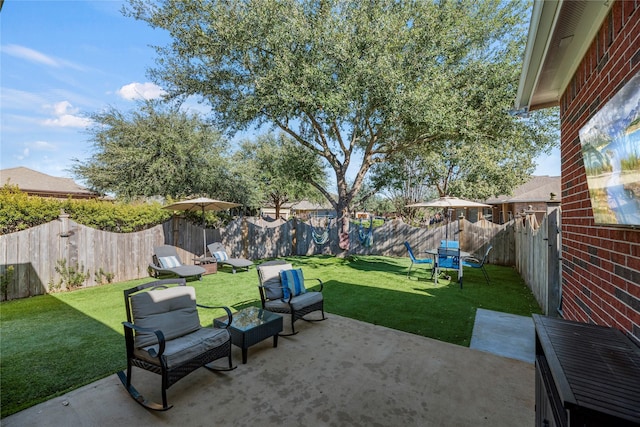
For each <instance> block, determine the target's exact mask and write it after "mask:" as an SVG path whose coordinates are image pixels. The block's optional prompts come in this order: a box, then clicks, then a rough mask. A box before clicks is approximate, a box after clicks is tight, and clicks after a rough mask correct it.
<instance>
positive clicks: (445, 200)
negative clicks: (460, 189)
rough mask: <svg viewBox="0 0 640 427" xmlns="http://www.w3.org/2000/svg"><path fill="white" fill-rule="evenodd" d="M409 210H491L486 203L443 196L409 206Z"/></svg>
mask: <svg viewBox="0 0 640 427" xmlns="http://www.w3.org/2000/svg"><path fill="white" fill-rule="evenodd" d="M407 207H408V208H451V209H455V208H489V207H491V206H490V205H487V204H486V203H479V202H474V201H471V200H465V199H460V198H459V197H452V196H443V197H440V198H439V199H434V200H430V201H428V202H418V203H413V204H410V205H407Z"/></svg>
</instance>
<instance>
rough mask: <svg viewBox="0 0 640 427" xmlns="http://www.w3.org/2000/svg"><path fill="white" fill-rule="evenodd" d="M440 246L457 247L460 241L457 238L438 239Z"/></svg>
mask: <svg viewBox="0 0 640 427" xmlns="http://www.w3.org/2000/svg"><path fill="white" fill-rule="evenodd" d="M440 247H441V248H453V249H458V248H459V247H460V242H458V241H457V240H440Z"/></svg>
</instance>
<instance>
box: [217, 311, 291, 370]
mask: <svg viewBox="0 0 640 427" xmlns="http://www.w3.org/2000/svg"><path fill="white" fill-rule="evenodd" d="M232 317H233V319H232V322H231V326H229V332H230V333H231V342H232V343H233V345H235V346H238V347H240V348H241V349H242V363H247V350H248V349H249V347H251V346H252V345H254V344H257V343H259V342H260V341H262V340H265V339H267V338H269V337H273V347H278V334H279V333H280V332H282V316H280V315H279V314H276V313H272V312H270V311H267V310H263V309H262V308H258V307H247V308H244V309H242V310H240V311H238V312H237V313H233V315H232ZM228 320H229V318H228V316H224V317H220V318H218V319H215V320H214V321H213V325H214V326H216V327H219V328H220V327H224V326H225V325H226V324H227V321H228Z"/></svg>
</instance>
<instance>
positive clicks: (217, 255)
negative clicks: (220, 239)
mask: <svg viewBox="0 0 640 427" xmlns="http://www.w3.org/2000/svg"><path fill="white" fill-rule="evenodd" d="M213 256H214V257H215V258H216V260H217V261H218V262H220V261H226V260H228V259H229V255H227V253H226V252H225V251H216V252H214V253H213Z"/></svg>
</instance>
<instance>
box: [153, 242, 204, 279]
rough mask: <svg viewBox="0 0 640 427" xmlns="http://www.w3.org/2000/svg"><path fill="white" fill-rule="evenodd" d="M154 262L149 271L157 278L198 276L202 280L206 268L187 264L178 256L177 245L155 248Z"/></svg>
mask: <svg viewBox="0 0 640 427" xmlns="http://www.w3.org/2000/svg"><path fill="white" fill-rule="evenodd" d="M153 252H154V254H153V263H152V264H149V273H150V274H151V275H152V276H153V277H155V278H161V277H176V276H177V277H183V278H187V277H197V278H198V279H199V280H202V275H203V274H204V273H205V272H206V270H205V269H204V268H202V267H200V266H197V265H185V264H183V263H182V260H180V257H179V256H178V251H176V248H175V246H170V245H161V246H156V247H154V248H153Z"/></svg>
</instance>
